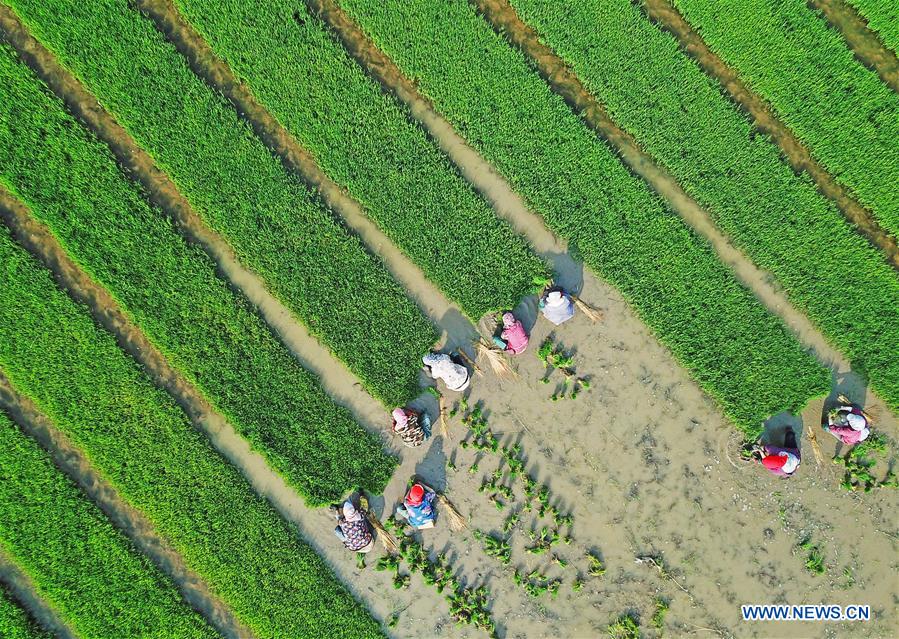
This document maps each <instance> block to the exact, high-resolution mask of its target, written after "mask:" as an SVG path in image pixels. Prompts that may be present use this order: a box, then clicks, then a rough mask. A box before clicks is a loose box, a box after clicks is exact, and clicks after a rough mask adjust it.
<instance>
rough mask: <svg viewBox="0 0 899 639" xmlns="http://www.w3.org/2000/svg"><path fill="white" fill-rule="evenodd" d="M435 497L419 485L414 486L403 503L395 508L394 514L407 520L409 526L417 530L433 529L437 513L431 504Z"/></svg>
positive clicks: (430, 491) (435, 494)
mask: <svg viewBox="0 0 899 639" xmlns="http://www.w3.org/2000/svg"><path fill="white" fill-rule="evenodd" d="M435 497H437V493H435V492H434V491H433V490H428V489H426V488H425V487H424V486H422V485H421V484H414V485H413V486H412V488H410V489H409V492H408V493H406V496H405V497H404V498H403V503H402V504H400V505H399V506H397V509H396V514H397V515H399V516H400V517H404V518H405V519H408V520H409V525H410V526H412V527H413V528H417V529H418V530H422V529H424V528H433V527H434V520H435V519H436V518H437V513H436V512H434V506H433V505H432V503H431V502H433V501H434V498H435Z"/></svg>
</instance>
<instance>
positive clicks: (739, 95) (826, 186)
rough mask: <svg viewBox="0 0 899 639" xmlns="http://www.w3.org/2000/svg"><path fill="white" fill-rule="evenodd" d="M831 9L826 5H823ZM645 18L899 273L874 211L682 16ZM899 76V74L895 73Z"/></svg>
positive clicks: (651, 8) (659, 10)
mask: <svg viewBox="0 0 899 639" xmlns="http://www.w3.org/2000/svg"><path fill="white" fill-rule="evenodd" d="M821 4H827V3H821ZM643 7H644V9H645V10H646V13H647V15H648V16H649V17H650V19H652V20H653V21H655V22H656V23H658V24H659V25H660V26H661V27H662V28H663V29H665V30H666V31H668V32H669V33H671V34H672V35H673V36H674V37H675V38H676V39H677V41H678V43H679V44H680V46H681V48H682V49H683V50H684V52H685V53H686V54H687V55H689V56H690V57H691V58H693V59H694V60H695V61H696V62H697V63H698V64H699V66H700V67H701V68H702V69H703V70H704V71H705V72H706V73H707V74H708V75H710V76H711V77H712V78H714V79H715V80H717V81H718V82H720V83H721V85H722V86H723V87H724V88H725V89H726V90H727V92H728V94H729V95H730V96H731V98H733V100H734V101H735V102H736V103H737V104H738V105H739V106H740V108H742V109H743V111H744V112H745V113H747V114H748V115H749V117H751V118H752V121H753V123H754V125H755V126H756V128H758V129H759V130H760V131H761V132H763V133H765V134H766V135H768V136H770V137H771V139H772V140H773V141H774V143H775V144H777V146H778V147H780V149H781V151H783V155H784V158H786V160H787V161H788V162H789V163H790V166H792V167H793V170H794V171H796V172H797V173H799V172H803V171H804V172H806V173H807V174H808V175H809V177H811V178H812V180H813V181H814V183H815V186H817V188H818V190H819V191H820V192H821V194H822V195H824V197H826V198H828V199H829V200H831V201H832V202H833V203H834V204H835V205H836V206H837V208H839V209H840V211H842V212H843V214H844V215H845V216H846V217H847V219H849V221H850V222H852V225H853V228H855V229H856V230H857V231H858V232H859V233H861V234H862V235H863V236H865V238H867V239H868V241H869V242H871V244H872V245H874V246H875V247H876V248H878V249H880V250H881V251H883V252H884V254H885V255H886V258H887V261H888V262H889V263H890V264H892V265H893V267H894V268H899V245H897V244H896V239H895V238H893V237H892V236H890V234H889V233H887V232H886V231H885V230H884V229H883V228H881V226H880V224H878V222H877V220H875V219H874V217H873V216H872V214H871V213H870V211H868V210H867V209H865V208H864V207H863V206H862V205H861V204H859V203H858V202H857V201H855V199H854V198H853V197H852V196H851V195H850V194H849V192H848V191H847V190H846V189H845V188H844V187H843V186H842V185H840V184H839V183H838V182H837V181H836V180H835V179H834V178H833V176H831V175H830V174H829V173H828V172H827V170H826V169H824V167H822V166H821V165H820V164H819V163H818V162H817V161H816V160H815V159H814V158H813V157H812V154H811V152H810V151H809V149H807V148H806V147H805V145H804V144H803V143H802V142H801V141H800V140H799V138H797V137H796V136H795V135H794V134H793V132H792V131H791V130H790V129H789V127H787V126H786V125H785V124H783V123H782V122H780V120H778V119H777V117H776V116H775V115H774V114H773V109H771V107H770V105H768V104H767V103H766V102H765V101H764V100H763V99H762V98H761V97H760V96H758V95H757V94H755V93H754V92H752V91H751V90H750V89H749V88H748V87H747V86H746V85H745V84H744V83H743V81H742V80H740V78H739V76H738V75H737V73H736V72H735V71H734V70H733V69H731V68H730V67H728V66H727V65H726V64H725V63H724V61H722V60H721V58H719V57H718V56H717V55H716V54H715V53H714V52H713V51H712V50H711V49H710V48H709V47H708V45H707V44H706V43H705V42H704V41H703V40H702V38H701V37H700V36H699V35H698V34H697V33H696V32H695V31H694V30H693V28H692V27H691V26H690V24H689V23H688V22H687V21H686V20H685V19H684V17H683V16H682V15H681V14H680V12H678V11H677V9H675V8H674V7H673V6H672V5H671V3H670V2H669V1H668V0H645V1H644V3H643ZM897 75H899V72H897Z"/></svg>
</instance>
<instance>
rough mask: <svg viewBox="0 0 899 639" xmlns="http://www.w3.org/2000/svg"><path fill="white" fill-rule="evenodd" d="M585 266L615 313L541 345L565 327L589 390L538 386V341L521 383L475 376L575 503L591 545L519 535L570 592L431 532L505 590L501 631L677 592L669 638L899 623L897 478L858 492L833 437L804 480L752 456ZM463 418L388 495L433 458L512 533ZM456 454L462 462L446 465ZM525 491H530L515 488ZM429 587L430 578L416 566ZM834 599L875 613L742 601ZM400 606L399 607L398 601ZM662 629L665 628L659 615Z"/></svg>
mask: <svg viewBox="0 0 899 639" xmlns="http://www.w3.org/2000/svg"><path fill="white" fill-rule="evenodd" d="M586 279H587V281H586V283H585V296H586V297H587V298H588V299H591V301H594V302H596V303H598V305H600V306H601V307H602V308H603V310H604V311H605V314H606V319H605V320H604V321H603V322H602V323H600V324H596V325H593V324H591V323H589V322H588V321H587V319H586V318H585V317H583V316H581V315H578V316H577V317H576V319H574V320H572V321H571V322H569V323H567V324H565V325H563V326H562V327H559V328H556V329H554V330H552V331H551V330H550V328H551V327H550V326H549V325H547V323H546V322H545V321H541V322H538V323H537V324H536V326H535V328H534V332H533V337H532V339H533V342H532V343H533V344H534V347H536V346H537V344H538V343H539V341H540V340H541V339H542V338H544V337H545V336H547V335H548V334H549V333H551V332H552V333H553V334H554V335H555V337H556V339H557V340H559V342H560V343H562V344H564V345H565V346H568V347H571V348H572V349H574V350H575V362H576V365H577V369H578V373H579V374H580V375H587V376H589V377H590V378H591V380H592V384H591V388H590V389H589V390H587V391H584V392H583V394H582V395H580V396H579V397H578V399H577V400H574V401H572V400H563V401H559V402H553V401H551V400H550V395H551V394H552V392H553V390H554V389H555V382H556V381H557V380H558V379H559V377H558V374H556V376H554V377H551V379H552V380H553V383H552V384H550V385H545V384H542V383H540V382H539V379H540V378H541V377H542V373H543V366H542V364H541V363H540V362H539V361H538V360H537V358H536V356H535V355H534V353H533V348H532V349H531V350H530V351H528V352H527V353H525V354H524V355H522V356H520V357H519V358H517V364H518V369H519V372H520V374H521V377H520V379H519V380H518V381H515V382H502V383H501V382H498V381H497V380H496V379H494V378H490V377H486V378H483V379H475V383H474V385H473V389H472V391H471V398H470V402H472V403H474V402H477V401H480V402H483V406H484V409H485V410H486V411H487V413H488V415H489V420H490V423H491V427H492V428H493V429H494V430H495V431H496V432H497V433H501V434H502V441H503V443H504V444H506V443H509V444H512V443H519V444H520V445H521V446H522V450H523V452H524V454H525V455H526V456H527V458H528V468H529V470H531V471H532V472H533V473H534V474H535V475H536V476H537V478H538V479H539V480H540V481H543V482H546V483H548V485H549V486H550V487H551V490H552V494H553V495H554V496H555V497H556V499H557V500H558V502H559V503H560V504H561V505H562V510H563V512H565V511H567V510H569V509H570V510H571V512H573V514H574V516H575V524H574V531H573V536H574V539H575V541H574V543H573V544H572V545H571V546H564V545H561V546H560V547H559V551H558V552H559V554H560V555H562V556H563V557H565V558H566V559H569V560H570V561H571V563H570V565H569V566H568V567H567V568H565V569H562V568H559V567H558V566H553V565H551V564H550V562H548V561H547V560H546V559H545V558H542V557H534V556H532V555H529V554H527V553H525V552H524V546H525V545H526V544H529V543H530V541H529V540H528V539H527V537H526V535H525V534H524V532H523V531H522V530H516V531H515V532H514V533H513V544H512V545H513V560H512V564H511V567H519V568H522V569H523V570H524V571H525V572H526V571H529V570H531V569H533V568H537V567H542V568H545V570H546V572H547V574H548V575H550V576H552V577H557V576H558V577H562V578H563V580H564V584H563V586H562V589H561V592H560V594H559V596H558V599H556V600H552V599H551V598H549V597H548V596H547V595H544V596H543V597H542V598H540V599H538V600H533V599H531V598H529V597H528V596H527V595H524V594H523V591H522V590H521V589H520V588H519V587H517V586H515V585H514V583H513V581H512V579H511V567H510V568H504V567H502V566H501V565H500V564H499V563H498V562H497V561H496V560H495V559H491V558H488V557H485V556H484V554H483V552H482V551H481V550H480V546H479V542H477V541H476V540H474V539H473V538H472V537H471V535H470V534H469V533H465V534H462V535H450V534H449V533H448V531H447V530H446V528H445V527H443V528H438V529H436V530H434V531H426V532H425V534H424V537H425V540H426V541H427V542H429V543H430V545H431V546H432V547H433V548H434V549H435V550H436V551H439V552H446V553H447V554H448V556H449V557H451V558H455V559H456V561H457V562H458V564H459V565H460V566H462V568H463V574H464V575H465V576H466V577H468V578H469V579H474V580H477V581H482V582H484V583H486V584H487V585H488V586H489V587H490V588H491V591H492V593H493V610H494V614H495V617H496V619H497V622H498V623H499V625H500V627H501V636H507V637H550V636H564V637H590V636H598V635H602V634H604V632H605V627H606V625H607V624H608V623H609V622H610V621H611V620H613V619H614V618H615V617H617V616H618V615H620V614H622V613H624V612H628V611H633V612H636V613H638V614H639V615H640V617H641V619H642V623H643V625H644V628H649V625H650V624H649V619H650V618H651V616H652V614H653V605H654V599H655V598H656V597H659V596H660V597H664V598H668V599H670V600H671V611H670V613H669V617H668V631H669V633H670V635H671V636H684V635H686V634H692V633H694V632H695V633H696V634H697V635H699V636H704V635H718V636H738V637H743V636H758V637H772V636H815V637H817V636H821V637H825V636H835V635H834V633H838V635H839V636H856V635H859V634H864V636H882V637H888V636H894V635H895V633H896V631H897V629H899V628H897V626H896V620H895V617H894V615H893V611H894V608H895V599H894V598H895V597H896V596H899V584H897V580H896V577H895V575H896V568H897V556H899V555H897V552H896V551H897V539H899V538H897V523H899V522H897V520H896V517H895V512H896V507H897V506H899V498H897V492H896V491H893V490H890V489H883V490H882V491H880V492H875V493H871V494H867V495H855V494H850V493H848V492H845V491H843V490H842V489H840V488H839V487H838V484H839V481H840V473H839V472H838V467H836V466H833V465H831V464H830V463H829V457H830V455H831V454H832V453H833V451H834V449H835V446H834V443H833V442H835V440H833V438H831V437H830V436H828V435H826V434H823V433H822V437H821V438H820V440H821V444H822V447H823V449H824V452H825V456H826V457H827V458H828V462H827V464H826V465H824V466H822V467H820V468H819V467H816V465H815V463H814V459H813V457H812V455H811V451H810V448H809V446H808V445H807V443H806V442H805V441H804V440H803V441H802V447H803V453H804V455H805V461H804V462H803V465H802V467H801V469H800V471H799V473H798V475H797V476H795V477H793V478H791V479H789V480H779V479H778V478H776V477H773V476H771V475H769V474H768V473H767V471H765V470H764V469H762V468H761V467H759V466H757V465H744V464H743V463H742V462H740V461H739V444H738V441H737V440H738V436H737V435H736V433H735V431H734V429H733V427H732V426H731V425H730V424H729V423H728V422H727V421H726V420H725V419H724V418H723V417H722V416H721V415H720V414H719V412H718V410H717V409H716V407H715V405H714V403H713V402H712V401H711V400H710V399H709V398H708V397H706V396H705V395H704V394H703V393H702V392H701V391H700V389H699V388H698V387H697V386H696V384H695V383H694V382H693V381H692V380H691V379H690V378H689V376H688V375H687V374H686V372H685V371H684V370H683V369H682V368H681V367H679V366H678V365H677V364H676V363H675V362H674V361H673V360H672V358H671V357H670V355H669V354H668V353H667V352H666V351H665V350H664V349H663V348H662V347H661V346H660V345H659V344H658V342H657V341H656V340H655V339H654V338H653V336H652V335H651V334H650V333H649V332H648V331H647V329H646V328H645V327H644V326H643V325H642V324H641V323H640V322H639V321H637V319H636V318H635V317H634V315H633V314H632V312H631V311H630V309H629V308H628V307H627V305H626V304H625V303H624V302H623V301H622V300H621V299H620V298H619V297H618V296H617V295H615V294H614V293H613V292H612V291H610V290H609V289H608V287H606V286H605V285H603V284H602V283H600V282H598V281H596V280H594V279H593V278H592V277H590V276H589V275H588V276H587V278H586ZM842 379H843V378H842V376H841V377H840V378H839V379H837V380H835V386H839V384H841V383H843V382H842V381H840V380H842ZM846 383H847V384H848V386H841V389H842V390H840V392H845V391H849V392H850V394H851V398H852V399H853V400H856V401H865V399H866V397H865V393H864V389H863V388H860V387H856V386H853V385H852V383H851V382H850V381H848V380H847V381H846ZM820 410H821V402H818V403H817V405H816V406H810V407H809V408H808V410H807V411H806V413H805V414H804V416H803V418H804V420H805V424H804V426H805V427H806V428H810V427H815V426H816V425H817V423H818V422H819V420H820V416H821V412H820ZM797 425H798V424H797ZM880 426H881V428H882V429H883V430H884V431H885V432H887V433H888V434H891V436H892V435H893V434H895V433H896V432H897V423H896V419H895V418H894V417H892V416H890V415H889V414H888V413H885V412H882V413H881V422H880ZM462 428H463V427H462V426H461V425H460V422H459V421H458V419H456V420H452V421H451V432H450V437H449V441H448V442H447V441H444V440H443V439H442V438H440V437H437V438H436V439H434V441H433V442H432V443H429V444H428V445H426V449H425V450H421V451H413V452H412V454H407V455H406V459H405V460H404V464H403V469H402V470H401V472H400V473H398V476H397V477H396V479H395V481H394V482H393V483H392V484H391V486H390V487H389V489H388V491H387V492H386V497H387V498H388V501H389V502H391V503H395V501H396V500H398V499H399V497H400V495H401V492H402V489H403V487H404V481H405V479H406V477H408V474H411V473H413V472H417V473H420V474H422V475H424V476H425V477H426V478H427V479H428V480H429V481H431V482H433V483H434V484H436V485H437V487H438V488H445V489H446V490H447V491H448V494H449V495H450V497H451V498H452V499H453V500H454V502H455V503H456V505H457V506H459V508H460V509H461V510H462V511H464V512H466V513H469V514H471V515H472V517H473V525H474V526H476V527H478V528H480V529H482V530H486V531H491V530H492V531H494V532H499V529H500V527H501V523H502V521H503V519H504V517H505V516H506V514H507V510H503V511H497V510H496V509H495V508H494V507H493V506H492V505H491V504H490V503H489V502H488V501H487V499H486V497H485V495H483V494H481V493H479V492H478V487H479V485H480V483H481V481H482V479H483V478H485V477H489V475H490V473H491V472H492V471H493V470H494V469H495V468H496V467H497V463H496V461H494V460H493V458H492V457H491V456H489V455H487V456H485V457H484V458H483V459H482V460H481V461H480V462H479V471H478V472H477V473H475V474H473V475H471V474H469V473H468V468H470V465H471V463H472V462H474V461H475V460H476V459H477V457H478V455H476V453H475V452H473V451H472V450H471V449H467V450H464V449H462V448H460V447H459V446H458V442H459V441H460V439H461V438H462V436H463V432H462ZM893 450H895V442H893ZM447 458H450V459H452V460H454V462H455V464H456V466H457V467H458V470H456V471H451V470H450V471H447V470H446V467H445V461H446V459H447ZM884 470H885V467H880V472H883V471H884ZM403 471H405V472H406V473H408V474H406V475H404V474H403ZM521 497H522V495H521V493H520V491H518V490H516V499H517V500H520V499H521ZM543 523H546V522H543V521H541V522H540V523H539V525H543ZM523 524H524V526H523V527H524V529H527V528H528V527H529V526H530V524H531V520H530V519H529V518H527V517H525V518H523ZM809 536H810V537H811V540H812V542H813V543H814V544H818V545H820V547H821V548H822V551H823V553H824V555H825V558H826V560H825V561H826V566H827V570H826V573H825V574H824V575H821V576H817V575H813V574H811V573H810V572H808V571H807V570H806V568H805V560H806V555H807V551H803V550H801V549H800V548H799V544H800V543H801V542H802V541H804V540H805V539H806V537H809ZM587 550H594V551H598V552H599V553H600V554H601V555H602V557H603V559H604V560H605V562H606V564H607V566H608V571H607V573H606V574H605V575H604V576H603V577H599V578H591V577H589V576H587V575H586V566H587V562H586V559H585V557H584V554H585V553H586V551H587ZM645 556H654V557H657V558H658V561H660V562H662V563H663V565H664V566H666V574H660V572H659V570H657V569H656V568H655V567H654V566H653V565H652V564H650V563H648V562H643V563H637V562H636V561H635V560H636V558H637V557H645ZM345 561H347V562H349V561H350V559H349V558H347V559H346V560H345ZM576 570H577V571H579V572H580V573H581V575H582V576H584V578H585V585H584V588H583V590H582V591H581V592H580V593H575V592H573V591H572V589H571V582H572V580H573V578H574V576H575V571H576ZM372 577H375V583H377V578H378V574H377V573H375V574H374V575H372V574H367V575H366V574H364V573H363V574H362V575H360V577H359V579H360V581H363V582H364V581H366V580H369V579H371V578H372ZM385 582H386V580H385ZM413 587H414V588H415V589H416V590H418V589H422V588H425V586H423V585H422V584H421V582H420V581H416V580H415V579H413ZM373 588H375V589H376V586H374V587H373ZM822 602H827V603H838V604H843V605H846V604H850V603H868V604H870V605H871V606H872V611H874V615H875V621H873V622H869V623H868V624H866V625H864V626H863V630H860V629H859V627H858V626H852V625H849V624H848V623H846V624H829V625H825V624H802V623H800V624H798V625H795V624H790V625H789V626H788V625H786V624H781V625H778V624H775V623H754V624H748V623H746V624H744V623H742V622H741V621H740V617H739V615H740V608H739V606H740V604H741V603H822ZM396 606H397V609H400V607H401V606H400V601H399V600H397V602H396ZM440 610H445V608H441V609H440ZM455 633H456V631H455V629H452V630H450V629H449V627H448V624H447V620H446V618H445V613H443V614H438V615H437V618H436V619H435V618H434V617H433V611H431V610H422V611H421V612H417V611H416V610H415V609H409V610H406V611H404V612H403V613H402V614H401V617H400V623H399V625H398V626H397V629H396V632H395V634H396V636H402V637H406V636H414V637H425V636H432V635H441V636H442V635H448V636H455ZM472 634H473V635H476V633H474V632H473V633H472ZM647 636H653V630H652V629H651V628H649V629H648V630H647Z"/></svg>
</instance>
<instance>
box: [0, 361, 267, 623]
mask: <svg viewBox="0 0 899 639" xmlns="http://www.w3.org/2000/svg"><path fill="white" fill-rule="evenodd" d="M0 403H2V404H3V406H4V407H5V408H6V409H7V410H8V411H9V412H10V414H11V415H12V417H13V419H14V420H15V421H16V423H18V424H19V426H20V427H21V428H22V430H23V431H24V432H26V433H27V434H28V435H29V436H31V437H33V438H34V439H35V440H37V442H38V443H39V444H40V445H41V446H42V447H43V448H44V449H46V450H47V451H49V453H50V454H51V456H52V457H53V460H54V462H55V463H56V464H57V465H58V466H59V467H60V468H61V469H62V470H63V472H65V473H66V474H67V475H68V476H69V477H70V478H71V479H72V480H73V481H74V482H75V483H76V484H78V486H79V487H80V488H81V489H82V490H83V491H84V493H85V494H86V495H87V496H88V498H89V499H91V500H93V502H94V503H95V504H97V506H99V507H100V509H101V510H102V511H103V512H104V513H105V514H106V516H107V517H109V519H110V520H111V521H112V522H113V523H114V524H115V525H116V526H117V527H118V528H119V529H120V530H122V531H123V532H124V533H125V534H126V535H127V536H128V538H129V539H130V540H131V541H132V542H133V543H134V545H135V546H136V547H137V548H138V549H139V550H140V551H141V552H142V553H144V554H145V555H146V556H147V557H149V558H150V560H151V561H152V562H153V563H154V564H155V565H156V567H157V568H159V569H160V570H161V571H162V572H164V573H165V574H166V575H168V577H169V578H170V579H171V580H172V581H173V582H174V584H175V586H176V587H177V588H178V590H179V591H180V592H181V594H182V595H183V597H184V599H185V601H187V603H188V604H190V605H191V606H192V607H193V608H194V609H195V610H197V611H199V612H200V613H201V614H202V615H203V616H204V617H205V618H206V619H207V620H208V621H209V622H210V624H211V625H212V626H213V627H214V628H215V629H216V630H218V631H219V633H221V635H222V636H224V637H228V638H234V639H238V638H240V639H243V638H251V637H252V636H253V635H252V633H251V632H250V631H249V629H247V628H246V627H244V626H243V624H241V623H240V622H238V621H237V619H236V618H235V617H234V613H233V612H232V611H231V610H230V609H229V608H228V606H227V605H225V603H224V602H222V601H221V600H220V599H219V598H218V597H217V596H215V595H213V594H212V592H211V591H210V590H209V586H208V585H207V584H206V582H205V581H203V579H202V578H201V577H200V576H199V575H198V574H196V573H195V572H193V571H192V570H190V569H189V568H188V567H187V565H186V564H185V563H184V559H183V558H182V557H181V555H179V554H178V552H177V551H176V550H175V549H174V548H172V547H171V546H170V545H169V543H168V542H167V541H166V540H165V539H163V538H162V537H161V536H160V535H159V534H158V533H157V532H156V531H155V530H154V528H153V525H152V524H151V523H150V521H149V520H148V519H147V518H146V517H145V516H144V515H143V514H142V513H140V512H139V511H138V510H136V509H135V508H133V507H132V506H131V505H130V504H128V503H127V502H126V501H125V500H124V499H123V498H122V497H121V495H119V494H118V492H116V490H115V489H114V488H113V487H112V486H111V485H110V484H109V483H108V482H106V481H105V480H104V479H103V478H102V477H101V476H100V474H99V473H98V472H97V471H96V470H95V469H94V468H93V467H92V466H91V464H90V462H89V461H88V460H87V458H86V457H85V456H84V453H83V452H81V451H80V450H79V449H78V448H77V447H76V446H75V445H74V444H73V443H72V442H71V441H70V440H69V439H68V438H67V437H66V436H65V435H64V434H63V433H62V432H60V431H59V430H57V429H56V427H55V426H54V425H53V424H52V423H51V422H50V420H49V419H47V417H46V416H45V415H43V414H42V413H40V411H39V410H38V409H37V407H36V406H34V404H33V403H32V402H31V401H30V400H28V399H27V398H25V397H22V396H21V395H19V394H18V393H17V392H16V391H15V390H14V389H13V387H12V385H11V384H10V383H9V380H8V379H6V377H5V376H4V375H3V374H2V372H0Z"/></svg>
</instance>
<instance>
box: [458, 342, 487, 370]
mask: <svg viewBox="0 0 899 639" xmlns="http://www.w3.org/2000/svg"><path fill="white" fill-rule="evenodd" d="M456 352H457V353H458V354H459V357H461V358H462V359H463V360H464V361H465V363H466V364H468V365H469V366H471V368H472V370H473V371H474V372H475V373H477V374H478V375H479V376H480V377H483V376H484V371H482V370H481V368H480V367H479V366H478V365H477V364H475V363H474V360H472V359H471V358H470V357H469V356H468V355H467V354H466V353H465V351H464V350H462V349H461V348H460V349H459V350H457V351H456Z"/></svg>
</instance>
